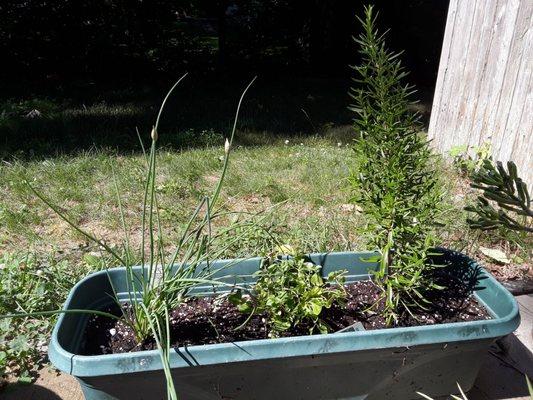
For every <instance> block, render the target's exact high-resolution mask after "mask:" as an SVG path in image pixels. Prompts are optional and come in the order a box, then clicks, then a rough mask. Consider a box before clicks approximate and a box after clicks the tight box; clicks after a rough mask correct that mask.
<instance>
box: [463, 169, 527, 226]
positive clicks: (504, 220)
mask: <svg viewBox="0 0 533 400" xmlns="http://www.w3.org/2000/svg"><path fill="white" fill-rule="evenodd" d="M471 186H472V187H473V188H475V189H479V190H480V191H481V196H479V197H478V198H477V202H476V204H475V205H472V206H468V207H465V210H466V211H470V212H472V213H474V214H475V215H476V218H475V219H473V218H469V219H467V222H468V223H469V225H470V227H472V228H474V229H481V230H492V229H497V228H499V227H503V228H506V229H511V230H514V231H522V232H533V227H532V226H531V223H532V221H533V210H532V209H531V197H530V195H529V191H528V189H527V184H526V183H525V182H524V181H523V180H522V179H521V178H520V177H519V176H518V172H517V168H516V165H515V163H514V162H512V161H509V162H507V170H505V167H504V166H503V164H502V163H501V162H499V161H498V162H496V165H495V164H494V163H493V162H492V161H491V160H484V162H483V165H482V167H481V168H480V169H479V171H477V172H476V173H474V174H473V175H472V184H471ZM494 205H496V206H497V208H495V206H494Z"/></svg>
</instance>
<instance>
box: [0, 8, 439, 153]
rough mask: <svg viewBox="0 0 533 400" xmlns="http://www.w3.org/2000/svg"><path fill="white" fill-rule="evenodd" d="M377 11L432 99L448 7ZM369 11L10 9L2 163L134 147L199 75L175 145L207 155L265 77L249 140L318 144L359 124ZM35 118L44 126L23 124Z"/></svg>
mask: <svg viewBox="0 0 533 400" xmlns="http://www.w3.org/2000/svg"><path fill="white" fill-rule="evenodd" d="M374 3H375V4H376V6H377V9H379V10H380V13H381V18H380V21H381V23H382V24H383V27H387V28H391V30H392V32H393V34H391V35H389V38H390V43H389V46H390V47H391V48H392V49H395V50H402V49H404V50H405V54H404V56H403V58H404V61H405V65H406V66H407V68H408V69H409V70H411V71H412V75H411V81H412V82H413V83H415V84H417V85H418V86H419V87H420V88H421V98H422V99H423V100H424V101H426V102H428V101H430V99H431V96H432V88H433V85H434V82H435V79H436V74H437V69H438V61H439V55H440V48H441V43H442V37H443V33H444V25H445V19H446V11H447V6H448V4H447V3H448V2H447V1H439V2H435V1H432V0H411V1H408V2H407V1H401V0H388V1H387V0H375V1H374ZM362 7H363V3H362V2H359V1H347V0H336V1H335V0H311V1H303V0H262V1H260V0H234V1H232V0H213V1H210V0H196V1H195V0H189V1H183V0H92V1H82V2H80V1H75V0H31V1H30V0H26V1H20V0H3V1H2V2H1V3H0V52H1V54H3V55H4V57H3V62H2V63H0V78H1V88H0V89H1V93H2V94H1V95H0V96H1V97H0V102H1V104H0V105H1V115H0V139H1V142H0V145H2V149H3V150H2V151H1V152H0V153H1V154H0V157H6V156H8V155H11V154H13V153H17V154H18V153H20V152H21V151H22V152H23V153H24V154H27V153H30V154H40V153H44V154H48V153H50V152H51V151H52V150H51V149H52V148H53V149H56V150H57V149H59V148H61V149H62V150H61V151H63V150H71V149H80V148H81V149H83V148H87V147H90V146H92V145H94V144H96V145H97V146H111V147H115V148H116V147H118V148H120V149H130V148H134V147H135V146H136V143H135V140H136V139H135V137H136V135H135V132H134V127H135V126H139V127H141V128H145V127H146V126H148V127H149V121H151V120H152V119H153V114H154V113H155V110H153V109H152V108H151V106H149V105H150V104H155V103H157V101H158V99H159V97H160V94H161V92H162V91H163V88H164V87H167V86H168V85H169V83H170V82H171V81H172V80H174V79H175V78H176V77H177V76H178V75H180V74H181V73H183V72H185V71H189V72H191V73H192V75H193V76H192V77H191V78H190V79H189V82H188V84H187V87H185V88H184V90H182V91H181V92H180V94H179V95H178V98H177V99H176V101H175V103H176V104H180V107H185V110H183V109H180V111H179V112H176V113H175V114H176V115H175V118H174V119H172V117H171V121H167V126H166V127H165V128H167V129H169V130H170V131H173V132H174V133H172V134H171V135H170V136H169V138H168V142H169V144H172V145H177V146H181V145H183V144H184V142H187V135H184V134H183V132H187V131H191V132H192V134H191V135H190V136H191V137H194V138H195V140H194V142H195V143H201V142H202V140H201V138H198V137H197V136H202V135H201V133H202V132H203V131H206V130H210V129H211V130H213V131H214V132H215V133H217V134H218V133H220V131H222V130H224V129H225V128H226V125H227V124H228V121H229V119H230V118H231V114H232V110H231V108H232V107H233V102H231V101H228V99H232V98H234V97H235V96H236V95H237V93H238V91H239V88H240V87H241V86H242V83H243V82H245V81H247V80H248V79H249V78H250V77H251V76H253V75H259V76H260V80H259V82H258V83H259V85H257V87H256V88H255V89H254V93H252V98H251V99H250V100H249V104H250V106H249V107H248V108H247V110H248V112H249V113H250V114H249V115H244V117H243V122H244V128H245V129H249V130H256V131H261V132H267V133H268V134H272V135H286V134H288V133H291V134H317V133H320V132H319V131H322V130H323V129H322V127H324V126H328V127H331V126H342V125H346V124H350V122H351V116H350V114H349V113H348V112H346V105H347V104H348V103H349V99H348V97H347V90H348V87H349V85H350V79H349V78H350V69H349V68H348V65H349V64H354V63H357V62H358V60H357V53H356V51H355V47H354V44H353V42H352V36H353V35H356V34H357V33H358V25H357V23H356V20H355V15H356V14H358V15H360V14H361V11H362ZM184 100H185V101H184ZM33 109H36V110H38V111H39V112H40V114H41V115H40V117H42V118H39V119H38V120H37V121H34V120H32V121H28V120H27V119H23V118H21V117H23V116H26V115H27V113H28V112H29V111H31V110H33ZM87 109H89V111H87ZM302 110H304V111H305V112H304V111H302ZM181 116H183V118H181ZM184 120H186V121H187V123H186V124H185V125H184V124H183V123H184ZM125 130H127V132H125ZM178 132H180V134H179V135H178ZM21 135H22V136H23V138H22V139H24V140H22V141H21V140H20V139H21ZM204 136H206V135H205V134H204ZM207 136H209V134H208V135H207ZM215 136H216V135H215Z"/></svg>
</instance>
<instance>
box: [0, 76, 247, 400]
mask: <svg viewBox="0 0 533 400" xmlns="http://www.w3.org/2000/svg"><path fill="white" fill-rule="evenodd" d="M185 76H186V74H185V75H183V76H182V77H181V78H180V79H179V80H178V81H177V82H176V83H175V84H174V86H173V87H172V88H171V89H170V90H169V92H168V93H167V95H166V96H165V98H164V100H163V102H162V105H161V108H160V110H159V113H158V115H157V119H156V122H155V125H154V127H153V128H152V131H151V135H150V136H151V146H150V149H149V151H146V149H145V148H144V146H143V154H144V157H145V159H146V165H147V172H146V179H145V182H144V199H143V208H142V214H141V227H142V241H141V248H140V254H141V255H140V258H141V260H140V261H141V264H142V267H143V268H142V269H141V272H140V273H139V272H138V269H137V268H136V267H135V266H136V265H137V262H138V260H137V259H136V258H135V257H133V256H132V254H133V252H132V251H131V244H130V238H129V233H128V232H129V229H128V227H127V226H126V222H125V218H124V210H123V207H122V201H121V193H120V185H119V184H118V182H117V180H116V176H115V174H114V172H113V175H114V179H115V180H114V182H115V189H116V192H117V203H118V208H119V211H120V213H119V215H120V219H121V223H122V228H123V231H124V237H123V242H122V244H121V249H120V250H117V249H116V248H113V247H111V246H109V245H107V244H106V243H105V241H103V240H101V239H99V238H97V237H96V236H94V235H93V234H91V233H89V232H87V231H85V230H84V229H82V228H80V227H79V226H78V225H77V224H76V223H75V222H74V221H73V220H72V219H70V218H69V216H68V215H67V214H66V213H65V212H63V211H62V210H61V209H60V207H58V206H57V205H55V204H54V203H53V202H51V201H50V200H49V199H47V198H46V196H45V195H44V194H42V193H41V192H40V191H39V190H37V189H36V188H35V187H34V186H33V185H32V184H31V183H29V182H27V185H28V187H29V189H30V190H31V191H32V192H33V193H34V194H35V195H36V196H37V197H38V198H39V199H41V200H42V201H43V202H44V203H45V204H46V205H48V206H49V207H50V208H51V209H52V210H53V211H54V212H55V213H56V214H57V215H58V216H59V217H60V218H61V219H63V220H64V221H65V222H66V223H67V224H68V225H70V226H71V227H72V228H73V229H74V230H76V231H77V232H78V233H80V234H82V235H83V236H84V237H86V238H87V239H88V240H90V241H92V242H94V243H95V244H96V245H98V246H99V248H100V249H101V250H102V251H104V252H107V253H109V254H110V255H111V257H112V258H113V259H114V261H115V262H116V263H118V264H119V265H121V266H124V267H125V268H126V274H127V276H128V279H127V282H128V290H127V293H128V299H127V303H124V302H121V301H120V299H119V298H118V296H117V293H116V291H115V289H114V288H113V291H114V292H115V293H114V297H115V301H116V303H117V304H118V305H119V307H120V309H121V310H122V315H121V316H116V315H113V314H110V313H107V312H103V311H100V310H55V311H47V312H36V313H31V314H17V315H8V316H4V317H25V316H29V315H54V314H59V313H74V314H75V313H89V314H95V315H100V316H104V317H109V318H115V319H121V320H123V321H124V322H125V323H126V324H127V325H129V327H130V328H131V329H132V330H133V332H134V334H135V336H136V339H137V341H138V342H143V341H145V340H146V339H148V338H150V337H153V338H154V339H155V342H156V345H157V348H158V349H159V351H160V355H161V361H162V365H163V370H164V373H165V378H166V382H167V395H168V398H169V399H171V400H176V399H177V398H178V397H177V394H176V390H175V387H174V383H173V380H172V376H171V373H170V360H169V358H170V348H171V342H170V324H169V312H170V311H171V310H173V309H175V308H176V307H178V306H179V305H180V304H181V303H182V302H183V301H185V300H186V299H187V298H188V297H189V296H190V294H191V290H193V289H194V288H196V287H198V286H199V285H213V287H215V286H216V285H225V284H226V283H224V282H223V281H222V280H220V277H219V278H217V277H216V276H218V275H220V274H218V272H220V269H213V268H212V261H213V260H216V259H219V258H221V256H223V255H224V253H225V252H226V251H227V250H228V249H230V248H232V246H235V245H236V243H238V242H239V240H241V238H242V237H243V236H245V235H247V234H248V231H249V230H251V229H252V230H253V229H256V222H254V220H253V218H252V219H244V220H242V221H240V222H234V223H233V224H232V225H231V226H230V227H229V228H228V229H226V230H224V229H221V230H219V231H218V233H213V230H212V226H211V224H212V222H213V220H214V219H216V218H218V217H221V216H223V215H226V214H227V213H226V212H224V209H223V207H221V206H220V205H219V198H220V193H221V189H222V185H223V182H224V178H225V177H226V174H227V171H228V166H229V160H230V154H231V150H232V144H233V139H234V136H235V131H236V128H237V121H238V117H239V112H240V108H241V104H242V101H243V99H244V96H245V94H246V92H247V91H248V89H249V88H250V86H251V85H252V84H253V82H254V81H255V78H254V79H253V80H252V81H251V82H250V83H249V84H248V86H247V87H246V88H245V90H244V91H243V93H242V95H241V97H240V99H239V102H238V105H237V110H236V112H235V119H234V122H233V128H232V130H231V133H230V135H229V138H227V139H226V141H225V145H224V161H223V167H222V172H221V175H220V177H219V179H218V182H217V184H216V186H215V188H214V190H213V193H212V194H211V195H210V196H205V197H204V198H202V199H201V200H200V201H199V204H198V205H197V207H196V208H195V210H194V211H193V213H192V214H191V216H190V218H189V220H188V223H187V224H186V226H185V229H184V230H183V233H182V235H181V237H180V238H179V239H178V241H177V243H176V247H175V249H174V250H173V252H172V253H171V254H170V255H167V254H166V252H165V245H166V244H165V241H164V238H163V232H162V226H161V220H160V216H159V211H158V201H157V194H156V191H155V181H156V176H157V175H156V171H157V169H156V160H157V158H156V148H157V141H158V135H159V134H158V128H159V122H160V118H161V115H162V113H163V110H164V107H165V104H166V102H167V100H168V98H169V97H170V95H171V94H172V92H173V91H174V90H175V89H176V87H177V86H178V85H179V83H180V82H181V81H182V80H183V79H184V78H185ZM141 146H142V140H141ZM228 230H231V231H236V232H240V234H237V235H233V236H232V237H231V238H230V239H229V240H228V239H227V234H226V233H227V231H228ZM220 236H224V237H226V240H225V241H224V244H223V245H220V243H222V242H221V241H220V240H217V239H218V238H219V237H220ZM145 247H148V249H149V250H148V252H146V251H145ZM121 250H122V251H121ZM110 282H111V280H110Z"/></svg>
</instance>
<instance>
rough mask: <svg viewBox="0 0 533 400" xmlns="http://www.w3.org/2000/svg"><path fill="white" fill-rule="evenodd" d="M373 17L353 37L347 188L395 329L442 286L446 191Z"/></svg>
mask: <svg viewBox="0 0 533 400" xmlns="http://www.w3.org/2000/svg"><path fill="white" fill-rule="evenodd" d="M376 18H377V14H376V13H374V9H373V7H372V6H367V7H365V12H364V18H358V19H359V21H360V23H361V26H362V33H361V34H360V35H359V37H358V38H354V40H355V42H356V43H357V44H358V46H359V53H360V56H361V63H360V64H359V65H357V66H354V67H352V68H353V69H354V70H355V72H356V74H357V76H356V78H355V79H354V81H355V82H356V84H357V86H355V87H354V88H352V89H351V90H350V95H351V97H352V98H353V100H354V103H353V105H352V106H351V107H350V109H351V110H353V111H354V112H355V115H356V118H355V120H354V125H355V130H356V132H357V133H358V135H359V137H358V138H357V139H356V142H355V146H354V149H355V154H356V160H357V167H355V169H354V170H353V171H352V174H351V177H350V182H351V186H352V188H353V190H354V194H355V195H354V201H355V202H356V203H357V204H359V205H360V206H361V207H362V209H363V210H364V212H365V215H366V216H367V217H368V224H367V226H366V228H365V229H364V231H365V234H366V236H367V238H368V245H369V246H371V247H372V248H374V249H378V251H379V253H380V256H379V258H378V259H379V268H378V270H377V271H376V272H375V275H374V280H375V282H376V284H377V285H378V286H379V287H380V288H381V289H382V290H383V299H384V303H385V310H384V312H385V316H386V319H387V323H388V324H389V325H391V324H394V323H396V322H397V321H398V320H399V318H400V315H401V314H402V313H403V312H404V311H407V312H409V311H410V310H411V309H412V308H413V307H422V308H424V307H426V306H427V303H428V301H427V299H426V298H425V296H424V291H425V290H427V289H432V288H437V287H438V286H437V285H436V284H435V283H434V282H433V280H432V278H431V275H432V274H431V271H432V270H433V268H434V267H435V266H434V265H433V264H431V263H430V262H428V255H429V254H430V249H431V247H432V246H433V244H434V240H433V237H432V235H431V234H430V230H431V226H432V224H433V222H434V220H435V216H436V214H437V211H438V209H439V201H440V198H441V193H440V191H439V190H438V189H437V182H438V180H437V176H436V173H435V171H434V170H433V169H432V155H431V152H430V149H429V145H428V142H427V141H426V140H425V139H424V138H423V137H422V136H421V135H420V127H419V123H418V119H419V116H418V115H417V114H416V113H415V112H412V111H410V108H409V106H410V104H411V102H410V100H409V98H410V95H411V94H412V93H413V92H414V90H413V87H412V86H410V85H407V84H404V83H403V79H404V78H405V77H406V76H407V72H406V71H405V69H404V68H403V67H402V65H401V62H400V59H399V57H400V54H401V53H394V52H392V51H389V50H388V49H387V48H386V46H385V36H386V33H387V32H384V33H381V32H379V31H378V29H377V28H376Z"/></svg>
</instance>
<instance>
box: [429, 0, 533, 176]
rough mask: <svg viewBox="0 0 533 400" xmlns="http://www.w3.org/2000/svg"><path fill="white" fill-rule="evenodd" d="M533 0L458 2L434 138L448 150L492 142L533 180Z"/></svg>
mask: <svg viewBox="0 0 533 400" xmlns="http://www.w3.org/2000/svg"><path fill="white" fill-rule="evenodd" d="M532 21H533V1H532V0H490V1H487V0H475V1H474V0H470V1H466V0H463V1H459V0H451V1H450V9H449V12H448V18H447V23H446V32H445V35H444V43H443V50H442V53H441V65H440V66H439V75H438V78H437V83H436V89H435V95H434V100H433V106H432V115H431V119H430V125H429V130H428V137H429V138H430V139H432V140H433V142H432V145H433V146H434V147H435V148H436V149H438V150H439V151H440V152H442V153H446V152H447V151H448V150H449V149H450V148H452V147H454V146H459V145H464V144H468V145H472V146H480V145H482V144H483V143H484V142H487V141H490V142H491V144H492V150H493V157H494V158H495V159H498V160H502V161H507V160H508V159H512V160H514V161H515V162H516V164H517V165H518V167H519V170H520V171H521V173H522V175H524V178H525V180H526V182H528V184H529V186H532V185H533V164H532V154H533V94H532V91H533V78H532V76H533V22H532Z"/></svg>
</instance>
